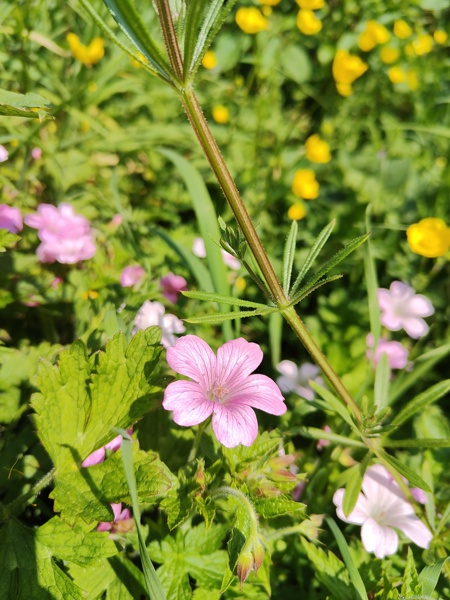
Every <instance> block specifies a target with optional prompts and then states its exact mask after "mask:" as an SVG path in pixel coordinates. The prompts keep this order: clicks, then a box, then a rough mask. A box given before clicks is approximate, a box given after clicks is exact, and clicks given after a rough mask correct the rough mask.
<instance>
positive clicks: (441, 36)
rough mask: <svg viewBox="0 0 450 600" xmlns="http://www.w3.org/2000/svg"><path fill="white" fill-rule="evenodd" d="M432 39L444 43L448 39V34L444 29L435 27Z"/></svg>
mask: <svg viewBox="0 0 450 600" xmlns="http://www.w3.org/2000/svg"><path fill="white" fill-rule="evenodd" d="M433 37H434V41H435V42H436V44H445V42H446V41H447V39H448V35H447V32H446V31H442V29H436V31H435V32H434V33H433Z"/></svg>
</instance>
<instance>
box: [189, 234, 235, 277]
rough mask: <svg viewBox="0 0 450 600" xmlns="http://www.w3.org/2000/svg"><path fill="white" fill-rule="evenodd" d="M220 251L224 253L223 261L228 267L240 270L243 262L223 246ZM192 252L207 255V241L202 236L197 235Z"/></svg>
mask: <svg viewBox="0 0 450 600" xmlns="http://www.w3.org/2000/svg"><path fill="white" fill-rule="evenodd" d="M220 251H221V253H222V259H223V262H224V263H225V264H226V265H227V266H228V267H230V269H233V270H234V271H238V270H239V269H240V268H241V263H240V262H239V261H238V259H237V258H235V257H234V256H233V255H232V254H230V253H229V252H227V251H226V250H224V249H223V248H221V249H220ZM192 252H193V253H194V254H195V256H198V257H199V258H205V257H206V248H205V242H204V241H203V239H202V238H200V237H197V238H195V239H194V243H193V244H192Z"/></svg>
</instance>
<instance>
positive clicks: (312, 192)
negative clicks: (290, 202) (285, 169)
mask: <svg viewBox="0 0 450 600" xmlns="http://www.w3.org/2000/svg"><path fill="white" fill-rule="evenodd" d="M292 191H293V192H294V194H295V195H296V196H297V197H298V198H304V199H305V200H314V199H315V198H317V196H318V195H319V182H318V181H317V180H316V174H315V173H314V171H312V170H311V169H299V170H298V171H296V172H295V175H294V180H293V182H292ZM294 206H295V205H294Z"/></svg>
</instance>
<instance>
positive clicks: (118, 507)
mask: <svg viewBox="0 0 450 600" xmlns="http://www.w3.org/2000/svg"><path fill="white" fill-rule="evenodd" d="M110 506H111V508H112V511H113V514H114V521H113V522H112V523H110V522H108V521H104V522H102V523H99V524H98V525H97V531H111V533H118V532H120V533H122V532H125V531H129V529H130V524H129V523H126V524H122V525H117V523H119V522H120V521H130V519H131V512H130V509H129V508H124V509H123V510H122V503H121V502H119V503H118V504H114V503H112V504H110Z"/></svg>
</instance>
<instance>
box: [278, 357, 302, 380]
mask: <svg viewBox="0 0 450 600" xmlns="http://www.w3.org/2000/svg"><path fill="white" fill-rule="evenodd" d="M277 371H278V372H279V373H281V374H282V375H284V376H285V377H287V378H288V379H292V380H293V382H296V381H297V374H298V367H297V365H296V364H295V362H292V360H282V361H281V362H280V363H278V364H277Z"/></svg>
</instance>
